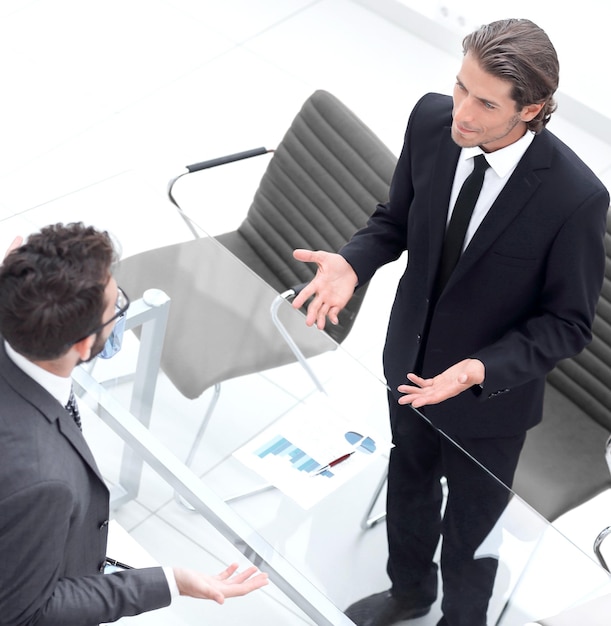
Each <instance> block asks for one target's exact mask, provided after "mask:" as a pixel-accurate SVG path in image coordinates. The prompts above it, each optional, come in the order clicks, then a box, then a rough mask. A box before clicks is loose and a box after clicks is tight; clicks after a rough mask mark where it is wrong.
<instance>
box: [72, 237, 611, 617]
mask: <svg viewBox="0 0 611 626" xmlns="http://www.w3.org/2000/svg"><path fill="white" fill-rule="evenodd" d="M199 231H201V232H199ZM198 234H200V235H201V238H200V239H197V240H193V239H192V236H191V234H190V233H188V232H186V229H185V235H184V238H182V239H183V240H184V243H185V246H184V247H183V246H182V243H183V241H181V237H177V236H176V234H175V233H174V234H173V235H172V240H171V241H168V244H169V245H172V246H176V247H174V248H172V249H171V250H170V249H168V250H169V251H166V252H167V253H168V254H169V256H167V255H166V256H162V257H160V260H159V264H158V265H157V261H154V260H153V257H147V258H146V259H145V263H144V264H143V266H142V267H143V269H142V268H141V270H138V271H136V264H132V263H130V261H129V259H128V260H126V261H125V263H123V264H122V265H121V267H120V268H119V271H118V274H117V276H118V282H119V284H120V285H121V286H122V287H123V289H124V290H125V291H126V292H127V293H128V295H129V296H130V298H131V299H132V301H133V302H134V305H133V306H132V308H131V310H130V319H129V321H128V325H129V324H136V323H140V322H144V324H143V326H142V327H141V330H139V331H138V336H139V339H138V338H137V337H136V335H134V334H133V333H131V332H128V333H126V335H125V337H124V346H123V349H122V351H121V352H120V353H119V354H118V355H117V356H115V357H114V358H113V359H111V360H108V361H102V360H98V361H97V362H96V363H95V364H94V365H93V367H86V368H85V367H83V368H80V369H79V370H78V371H77V372H75V380H76V382H77V383H78V385H79V386H80V387H81V388H82V390H83V394H82V400H81V403H82V404H85V405H87V406H89V407H90V409H91V411H95V412H96V413H97V414H98V415H99V416H100V417H101V418H102V419H101V421H98V422H96V421H95V420H90V421H89V422H88V426H87V428H88V430H87V428H86V430H85V433H86V436H88V439H89V440H90V441H91V445H92V448H93V450H94V454H95V455H96V458H97V459H99V461H100V466H101V469H102V472H103V473H104V475H105V476H106V477H107V479H108V480H109V482H110V483H112V484H113V490H112V495H113V506H114V507H115V509H116V515H117V516H118V517H119V518H120V519H122V520H123V521H125V520H128V521H129V519H130V517H133V516H134V515H138V514H140V513H141V512H142V510H145V511H146V512H152V511H155V510H157V509H160V508H161V507H163V506H167V505H168V503H170V502H172V503H173V507H172V511H171V513H170V514H169V515H171V516H174V517H175V518H176V519H178V521H177V522H176V524H175V525H174V526H171V525H168V526H165V527H162V528H161V531H160V533H161V534H160V535H159V536H158V537H157V539H156V540H153V541H150V540H149V541H148V543H146V545H144V544H145V542H144V541H141V543H142V544H143V545H144V547H145V549H146V550H148V552H149V553H150V554H151V555H152V556H153V557H154V558H155V559H157V560H158V561H160V562H164V563H165V562H167V561H168V556H171V552H172V548H171V546H172V544H173V542H174V541H175V539H177V536H178V535H186V536H188V537H189V538H191V539H194V541H196V542H197V543H198V544H199V545H203V546H205V547H206V549H209V550H210V551H211V552H212V553H214V554H215V555H217V556H218V557H219V558H220V559H222V560H224V561H232V560H235V558H236V557H235V555H236V554H241V555H244V556H245V557H246V558H247V559H249V560H250V561H252V562H253V563H254V564H255V565H257V566H258V567H260V568H261V569H262V570H264V571H267V572H269V574H270V580H271V582H272V586H273V588H274V591H273V592H272V593H276V594H277V595H276V596H274V597H275V598H276V600H277V601H278V602H279V603H282V604H284V605H286V607H287V610H288V611H289V614H290V615H291V620H292V619H294V621H291V620H289V619H287V620H286V622H285V623H287V624H291V623H295V624H302V623H306V624H307V623H309V624H316V625H317V626H324V625H333V626H342V625H343V624H346V625H349V624H351V623H352V622H351V621H350V620H349V619H348V618H347V617H346V616H345V615H344V614H343V609H345V607H347V606H348V605H349V604H350V603H352V602H354V601H355V600H357V599H359V598H361V597H363V596H366V595H368V594H370V593H374V592H377V591H381V590H383V589H386V588H387V587H388V579H387V577H386V573H385V566H386V556H387V547H386V535H385V524H384V521H383V512H384V501H383V500H384V477H385V472H386V464H387V456H388V452H387V450H386V449H385V448H384V446H380V450H379V452H380V454H379V455H377V456H373V455H372V457H371V459H369V460H368V462H367V463H363V464H362V467H361V468H360V469H359V471H358V473H355V474H354V476H352V477H351V478H350V480H346V481H345V482H341V483H340V484H339V486H337V488H335V489H333V490H332V492H331V493H329V494H327V495H325V496H324V497H322V498H321V499H320V500H318V501H316V502H314V503H313V504H310V505H308V506H307V507H304V506H302V505H300V504H298V503H297V502H296V501H295V498H294V497H290V496H289V495H287V494H286V493H285V492H284V491H283V490H281V489H278V488H274V487H270V484H269V483H268V482H267V481H266V480H265V479H264V478H263V477H262V476H261V475H260V474H259V473H258V472H256V471H254V470H253V469H252V468H251V467H249V466H247V465H246V464H245V463H243V462H242V461H240V460H238V459H237V458H236V456H235V455H234V452H236V451H237V450H240V449H242V448H243V447H244V446H247V445H248V444H249V442H251V441H252V440H253V439H254V438H256V437H260V436H261V435H265V434H267V433H271V432H273V431H274V426H275V425H279V424H285V423H286V422H287V420H288V421H290V420H291V419H292V417H294V420H293V421H294V422H296V423H301V422H303V420H304V419H307V415H308V411H310V412H311V414H312V416H313V417H320V415H328V416H330V417H329V419H330V420H332V418H335V417H339V418H341V419H347V420H348V422H354V424H357V425H358V427H355V432H358V431H359V429H361V428H363V425H366V426H365V427H366V428H371V432H372V433H375V437H377V438H378V440H379V442H380V443H382V442H383V441H384V440H385V439H388V437H389V430H388V423H387V406H386V385H385V383H384V381H383V380H381V379H380V377H379V376H378V375H376V374H374V373H372V371H371V369H372V368H370V369H368V368H367V367H365V366H364V365H363V362H362V361H365V360H366V359H365V358H364V357H363V358H361V356H359V358H355V357H354V356H352V355H351V354H350V353H349V352H348V351H347V350H346V349H344V348H342V347H340V346H337V345H336V344H335V343H334V342H333V341H332V340H331V339H329V338H328V336H326V335H325V334H323V333H320V332H319V331H317V330H316V329H308V328H307V327H306V326H305V323H304V319H303V316H302V314H301V313H300V312H298V311H295V310H293V309H292V307H291V306H290V304H288V303H286V302H284V301H282V300H279V299H278V293H277V292H276V291H274V290H273V289H272V288H271V287H269V286H268V285H266V284H265V283H264V282H263V281H262V280H260V279H259V278H258V277H257V276H256V275H254V274H253V273H252V272H251V271H250V270H249V269H248V268H247V267H246V266H245V265H243V264H242V262H241V261H239V260H237V259H236V258H235V257H234V256H233V255H231V254H230V253H229V252H228V251H227V250H226V249H225V248H223V247H222V246H220V245H219V244H218V243H217V242H216V240H215V239H214V238H213V237H208V236H207V235H206V233H204V232H203V230H201V229H198ZM194 242H195V243H194ZM158 245H159V244H158V243H156V244H155V247H157V246H158ZM144 247H145V246H144ZM141 248H142V249H143V252H144V248H143V247H142V246H141ZM132 258H136V257H132ZM202 259H206V260H205V261H202ZM170 260H171V262H170ZM141 265H142V264H141ZM185 275H188V276H190V279H189V280H188V281H186V282H185V280H184V276H185ZM151 281H152V282H151ZM149 282H150V284H148V283H149ZM150 289H155V290H160V291H152V292H151V291H147V290H150ZM145 292H146V293H145ZM143 294H145V298H144V301H143V300H139V299H140V298H141V297H142V296H143ZM164 294H165V295H164ZM166 296H167V298H166ZM168 298H169V301H168ZM215 311H216V313H215ZM166 316H167V320H168V324H167V329H164V326H165V323H166ZM274 317H277V320H278V321H279V322H280V324H281V327H282V326H283V327H285V328H286V329H287V331H288V334H289V336H290V337H291V338H292V340H293V341H294V342H295V344H296V347H297V348H298V349H299V350H301V351H302V353H303V354H304V355H305V357H307V366H308V368H309V370H308V369H306V368H305V367H304V366H303V363H300V362H299V359H298V358H297V357H295V356H294V351H293V349H292V348H291V346H289V345H288V344H287V341H286V339H285V338H283V335H282V333H281V327H279V326H278V325H277V324H275V323H274ZM177 320H179V321H178V322H177ZM378 323H379V324H381V325H382V326H384V325H385V323H386V322H385V320H384V319H380V320H379V322H378ZM191 324H195V325H196V326H197V327H199V329H197V328H196V327H195V326H194V327H191ZM279 328H280V330H279ZM202 329H203V331H202ZM162 348H163V350H165V351H169V348H175V349H176V350H177V355H178V356H176V355H175V356H173V357H167V363H166V364H164V362H163V361H162V366H161V368H160V367H159V357H160V355H161V353H162ZM293 348H295V346H293ZM247 351H252V352H254V359H253V361H254V365H249V364H248V363H247V360H248V359H247V356H248V355H247ZM139 353H140V357H139V356H138V355H139ZM269 355H272V356H273V357H274V358H275V359H276V362H277V364H276V365H269V364H268V362H267V361H266V359H264V358H261V357H264V356H265V357H267V356H269ZM164 358H166V356H165V353H164ZM376 358H378V359H379V358H381V357H379V356H377V357H376ZM192 359H194V360H192ZM191 363H197V364H200V365H197V366H192V365H191ZM200 370H201V371H203V370H206V371H205V372H204V373H205V374H206V375H208V374H209V371H212V372H214V371H216V370H219V371H220V374H219V377H220V381H226V382H223V384H222V386H221V388H220V389H221V391H220V393H219V387H218V384H219V383H220V381H219V380H217V378H219V377H216V376H215V375H210V376H209V379H206V380H205V381H204V382H202V383H201V384H202V385H204V389H203V390H202V391H201V392H197V385H198V382H197V381H193V380H187V381H186V382H185V381H184V380H182V378H183V375H186V378H187V379H189V374H193V373H195V374H196V375H198V374H199V373H201V372H200ZM172 379H174V380H172ZM178 379H181V382H180V384H183V385H185V388H188V389H189V390H190V391H189V393H194V394H195V397H194V398H192V399H189V398H188V397H185V394H184V393H181V391H179V390H178V388H177V382H176V381H177V380H178ZM194 389H195V391H193V390H194ZM210 411H212V412H210ZM206 418H208V421H207V425H206V428H205V430H204V432H203V434H202V436H201V440H200V441H199V442H198V445H197V447H196V449H194V450H190V449H191V444H192V443H193V441H194V440H195V439H196V434H197V433H198V430H199V429H200V427H201V423H202V420H203V419H206ZM414 418H415V419H424V418H423V417H421V416H420V415H418V414H417V413H416V412H414ZM313 421H315V420H314V419H313ZM88 433H89V434H88ZM350 441H351V440H349V442H350ZM124 442H126V443H127V445H125V446H124ZM360 443H361V444H362V440H361V442H360ZM271 445H272V444H270V446H268V448H269V449H268V448H266V450H267V451H268V452H269V456H275V457H276V459H275V462H277V463H284V465H283V466H282V467H283V468H285V470H286V471H287V472H291V471H295V461H294V457H291V456H287V455H284V456H283V455H282V454H280V453H278V454H274V452H273V451H272V448H271ZM356 445H358V444H356ZM109 446H111V447H112V449H113V452H114V454H112V455H107V454H106V453H107V452H108V450H109ZM297 447H298V446H297ZM123 449H124V451H123V452H122V456H121V457H120V458H119V457H118V455H117V454H116V451H117V450H123ZM106 457H107V458H106ZM188 457H189V463H188V465H187V464H185V459H187V458H188ZM142 460H143V461H144V463H142ZM315 461H317V462H318V465H320V464H321V463H322V461H321V459H315ZM327 461H328V459H327ZM353 462H355V459H354V458H350V459H349V460H348V461H347V463H346V464H345V466H344V467H341V466H338V467H337V468H336V471H335V474H333V472H331V474H332V476H331V477H330V478H329V480H334V479H335V477H339V476H340V475H341V473H342V471H347V470H348V468H349V467H350V466H349V464H351V463H353ZM276 467H280V465H277V466H276ZM314 469H316V467H315V468H314ZM481 471H482V472H486V469H485V468H483V467H482V468H481ZM313 480H322V477H320V476H317V477H313ZM338 482H339V481H338ZM378 490H380V491H381V494H380V495H381V497H380V498H376V497H375V495H376V493H377V491H378ZM299 495H300V494H297V496H299ZM297 499H299V498H297ZM507 499H508V506H507V508H506V510H505V512H504V514H503V515H502V516H501V518H500V519H499V521H498V524H497V527H496V528H495V529H494V532H493V533H492V534H491V536H490V537H489V541H487V542H486V545H482V552H483V553H486V554H488V553H492V554H495V555H497V556H498V559H499V569H498V574H497V577H496V583H495V589H494V595H493V597H492V599H491V602H490V608H489V623H490V624H498V625H499V626H517V625H522V624H526V623H529V622H534V621H536V620H540V619H542V618H545V617H547V616H551V615H554V614H557V613H560V612H562V611H564V610H566V609H568V608H570V607H573V606H574V605H577V604H580V603H582V602H585V601H587V600H590V599H593V598H597V597H599V596H603V595H606V594H608V593H611V579H610V577H609V574H608V573H607V572H606V571H605V570H604V569H603V568H601V567H600V566H599V565H598V564H597V562H596V561H595V558H594V555H593V554H592V555H589V554H585V553H584V552H582V551H581V550H579V549H578V548H577V547H576V546H575V545H573V544H572V543H571V542H570V541H568V540H567V539H566V538H565V537H564V536H562V535H561V534H560V533H559V532H558V531H557V530H556V529H555V528H554V527H553V526H551V525H550V524H549V523H548V522H547V521H546V520H544V519H543V518H542V517H541V516H539V515H538V514H537V513H536V512H535V511H534V510H533V509H532V508H531V507H529V506H528V505H526V504H525V503H524V502H523V501H522V500H520V498H518V497H517V496H515V495H513V494H511V492H510V491H509V490H507ZM185 504H187V506H185ZM370 507H371V508H372V511H371V514H372V515H373V517H374V518H375V517H376V516H377V515H379V516H381V519H380V520H379V521H378V522H372V523H367V521H366V519H367V517H368V513H369V509H370ZM136 526H137V524H136ZM177 528H180V529H181V530H177ZM135 534H136V535H137V533H135ZM593 539H594V538H593ZM190 565H194V566H196V565H197V563H191V564H190ZM228 605H229V603H228ZM228 605H227V606H228ZM225 608H226V607H223V610H222V611H220V612H219V613H218V614H215V623H218V624H222V623H227V624H229V623H236V622H235V621H234V618H233V617H232V614H231V612H229V611H228V612H225ZM439 615H440V610H439V603H437V604H436V605H435V606H434V607H433V609H432V611H431V613H430V614H429V615H427V616H426V617H423V618H419V619H418V620H414V621H413V623H414V624H416V625H420V624H427V625H428V624H436V622H437V620H438V619H439ZM224 620H226V621H224ZM185 623H187V622H185Z"/></svg>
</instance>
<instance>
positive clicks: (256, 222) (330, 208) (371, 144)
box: [217, 90, 396, 343]
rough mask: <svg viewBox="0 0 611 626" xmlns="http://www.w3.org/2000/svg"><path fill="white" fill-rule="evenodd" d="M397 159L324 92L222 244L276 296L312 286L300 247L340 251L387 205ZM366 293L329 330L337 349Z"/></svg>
mask: <svg viewBox="0 0 611 626" xmlns="http://www.w3.org/2000/svg"><path fill="white" fill-rule="evenodd" d="M395 164H396V157H395V156H394V155H393V154H392V153H391V152H390V150H389V149H388V148H387V147H386V146H385V145H384V144H383V143H382V142H381V141H380V140H379V138H378V137H377V136H376V135H375V134H374V133H373V132H372V131H371V130H370V129H369V128H368V127H367V126H366V125H365V124H363V122H362V121H361V120H360V119H359V118H358V117H357V116H356V115H355V114H354V113H353V112H352V111H350V109H348V108H347V107H346V106H345V105H344V104H342V103H341V102H340V101H339V100H338V99H337V98H336V97H335V96H333V95H331V94H330V93H328V92H326V91H322V90H319V91H316V92H314V94H313V95H312V96H311V97H310V98H308V100H307V101H306V102H305V103H304V105H303V107H302V108H301V110H300V111H299V113H298V115H297V116H296V117H295V119H294V120H293V123H292V124H291V127H290V128H289V130H288V131H287V133H286V134H285V136H284V138H283V139H282V142H281V144H280V145H279V146H278V148H277V149H276V152H275V154H274V157H273V158H272V160H271V161H270V164H269V167H268V168H267V170H266V172H265V174H264V176H263V178H262V180H261V183H260V186H259V189H258V190H257V192H256V194H255V197H254V199H253V203H252V205H251V207H250V210H249V211H248V214H247V216H246V219H245V220H244V222H243V223H242V224H241V225H240V226H239V228H238V229H237V231H235V232H231V233H226V234H224V235H220V236H219V237H217V239H218V240H219V241H220V242H221V243H222V244H223V245H224V246H226V247H227V248H228V249H229V250H231V252H233V254H235V255H236V256H237V257H238V258H239V259H241V260H242V261H243V262H244V263H245V264H246V265H248V266H249V267H250V268H251V269H253V270H254V271H255V272H256V273H257V274H259V276H261V277H262V278H263V279H264V280H265V281H266V282H267V283H268V284H270V285H271V286H272V287H274V289H276V290H277V291H278V292H280V293H282V292H283V291H285V290H286V289H288V288H290V287H292V286H294V285H298V284H300V283H305V282H309V281H310V280H311V279H312V277H313V276H314V271H315V269H314V268H312V267H309V266H307V265H305V264H303V263H300V262H298V261H295V260H294V259H293V257H292V252H293V250H294V249H295V248H310V249H313V250H327V251H337V250H338V249H339V248H341V247H342V246H343V245H344V244H345V243H346V242H347V241H348V240H349V239H350V237H351V236H352V235H353V234H354V232H355V231H356V230H358V229H359V228H361V227H362V226H364V225H365V223H366V221H367V218H368V217H369V215H370V214H371V213H372V212H373V209H374V207H375V204H376V203H377V202H380V201H385V200H386V199H387V196H388V189H389V186H390V180H391V177H392V173H393V171H394V167H395ZM365 291H366V286H364V287H362V288H360V289H359V290H357V291H356V293H355V295H354V297H353V298H352V300H351V301H350V303H349V304H348V306H347V307H346V308H345V309H344V311H343V312H342V313H341V314H340V324H339V325H338V326H332V325H330V324H328V325H327V328H326V329H325V330H326V331H327V332H328V333H329V335H330V336H331V337H332V338H333V339H334V340H335V341H337V342H338V343H341V341H342V340H343V339H344V338H345V337H346V335H347V334H348V332H349V331H350V329H351V327H352V324H353V322H354V319H355V317H356V313H357V311H358V309H359V307H360V305H361V302H362V300H363V297H364V296H365Z"/></svg>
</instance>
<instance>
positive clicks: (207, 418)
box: [185, 383, 221, 467]
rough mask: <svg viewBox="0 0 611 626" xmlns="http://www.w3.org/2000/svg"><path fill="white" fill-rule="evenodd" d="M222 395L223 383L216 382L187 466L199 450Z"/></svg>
mask: <svg viewBox="0 0 611 626" xmlns="http://www.w3.org/2000/svg"><path fill="white" fill-rule="evenodd" d="M220 395H221V383H216V385H214V393H213V395H212V398H211V399H210V403H209V404H208V408H207V409H206V414H205V415H204V419H203V420H202V423H201V424H200V427H199V430H198V431H197V434H196V435H195V439H193V443H192V444H191V449H190V450H189V454H188V455H187V459H186V461H185V465H186V466H187V467H191V463H192V462H193V457H194V456H195V453H196V452H197V449H198V448H199V444H200V443H201V441H202V437H203V436H204V433H205V432H206V428H207V427H208V422H209V421H210V418H211V417H212V413H214V409H215V408H216V403H217V402H218V400H219V396H220Z"/></svg>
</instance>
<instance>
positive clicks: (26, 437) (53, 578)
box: [0, 337, 170, 626]
mask: <svg viewBox="0 0 611 626" xmlns="http://www.w3.org/2000/svg"><path fill="white" fill-rule="evenodd" d="M0 458H1V460H0V624H7V625H8V624H10V625H11V626H21V625H26V624H36V625H37V626H43V625H44V626H50V625H57V626H60V625H61V626H71V625H74V626H77V625H78V626H89V625H94V624H99V623H100V622H110V621H114V620H116V619H118V618H119V617H121V616H124V615H135V614H138V613H141V612H143V611H147V610H152V609H156V608H160V607H162V606H167V605H168V604H169V603H170V591H169V588H168V584H167V580H166V578H165V575H164V573H163V570H162V569H161V568H149V569H142V570H127V571H124V572H119V573H116V574H109V575H105V574H102V573H101V568H102V565H103V562H104V559H105V554H106V539H107V526H108V514H109V508H108V506H109V494H108V489H107V487H106V485H105V484H104V481H103V480H102V477H101V476H100V473H99V471H98V468H97V466H96V463H95V460H94V458H93V456H92V454H91V451H90V449H89V447H88V445H87V443H86V441H85V439H84V438H83V435H82V433H81V432H80V430H79V429H78V427H77V426H76V424H75V423H74V422H73V421H72V419H71V417H70V416H69V415H68V412H67V411H66V410H65V409H64V408H63V407H62V406H61V405H60V404H59V403H58V402H57V400H55V398H53V397H52V396H51V395H50V394H49V393H47V391H45V390H44V389H43V388H42V387H41V386H40V385H38V383H36V382H35V381H33V380H32V379H31V378H30V377H29V376H27V375H26V374H25V373H24V372H23V371H22V370H21V369H19V368H18V367H17V366H15V364H14V363H13V362H12V361H11V360H10V359H9V357H8V356H7V354H6V351H5V349H4V342H3V341H2V338H1V337H0Z"/></svg>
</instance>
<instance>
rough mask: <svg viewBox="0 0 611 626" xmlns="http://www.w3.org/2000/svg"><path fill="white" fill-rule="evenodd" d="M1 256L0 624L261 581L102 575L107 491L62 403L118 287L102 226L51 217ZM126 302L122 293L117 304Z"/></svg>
mask: <svg viewBox="0 0 611 626" xmlns="http://www.w3.org/2000/svg"><path fill="white" fill-rule="evenodd" d="M19 243H20V242H19V241H17V242H16V244H15V245H14V246H13V249H12V250H11V251H10V252H9V253H8V254H7V256H6V257H5V260H4V263H3V264H2V266H1V267H0V333H1V335H2V337H0V449H1V450H2V452H1V455H2V461H1V462H0V562H1V565H0V623H2V624H11V626H19V625H24V624H36V625H37V626H43V625H51V624H53V625H55V626H57V625H60V624H61V626H70V625H75V626H76V625H78V626H89V625H94V624H99V623H100V622H112V621H114V620H117V619H119V618H120V617H122V616H125V615H136V614H138V613H142V612H144V611H150V610H153V609H157V608H160V607H163V606H167V605H169V604H170V602H171V600H172V597H174V596H175V595H179V594H180V595H187V596H191V597H197V598H207V599H211V600H215V601H216V602H219V603H222V602H223V601H224V599H225V598H228V597H233V596H240V595H244V594H246V593H248V592H250V591H253V590H255V589H258V588H259V587H261V586H263V585H265V584H266V582H267V575H266V574H263V573H259V574H256V568H254V567H252V568H248V569H246V570H245V571H244V572H242V573H236V570H237V565H235V564H234V565H231V566H229V567H228V568H227V569H226V570H224V571H223V572H221V573H220V574H219V575H218V576H208V575H205V574H201V573H199V572H195V571H191V570H186V569H182V568H162V567H154V568H148V569H126V570H124V571H119V572H116V573H112V574H104V573H103V572H104V565H105V554H106V539H107V527H108V524H107V521H108V515H109V494H108V490H107V487H106V485H105V484H104V481H103V479H102V477H101V476H100V473H99V471H98V468H97V467H96V463H95V461H94V459H93V456H92V454H91V451H90V449H89V447H88V446H87V443H86V441H85V439H84V438H83V434H82V432H81V430H80V424H79V423H78V419H76V418H77V417H78V416H76V417H75V416H73V415H71V413H70V412H69V410H67V408H66V405H67V404H68V402H69V399H70V398H71V378H70V377H71V373H72V370H73V369H74V367H76V366H77V365H78V364H79V363H82V362H84V361H88V360H90V359H91V358H93V357H94V356H95V355H96V354H98V353H99V352H100V350H101V349H102V348H103V346H104V344H105V342H106V339H107V338H108V336H109V335H110V333H111V331H112V328H113V326H114V324H115V321H116V319H117V313H116V303H117V302H118V301H120V300H121V299H122V298H123V294H122V292H121V290H120V289H119V288H118V286H117V283H116V281H115V279H114V278H113V276H112V274H111V267H112V264H113V262H114V261H115V257H116V253H115V250H114V248H113V245H112V242H111V240H110V238H109V236H108V234H107V233H105V232H100V231H97V230H96V229H94V228H92V227H85V226H84V225H82V224H70V225H67V226H63V225H61V224H58V225H55V226H48V227H46V228H44V229H42V230H41V231H40V232H39V233H37V234H34V235H32V236H30V237H29V239H28V240H27V242H26V243H25V244H23V245H19ZM122 308H123V310H125V309H126V308H127V301H125V303H124V304H123V307H122Z"/></svg>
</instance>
